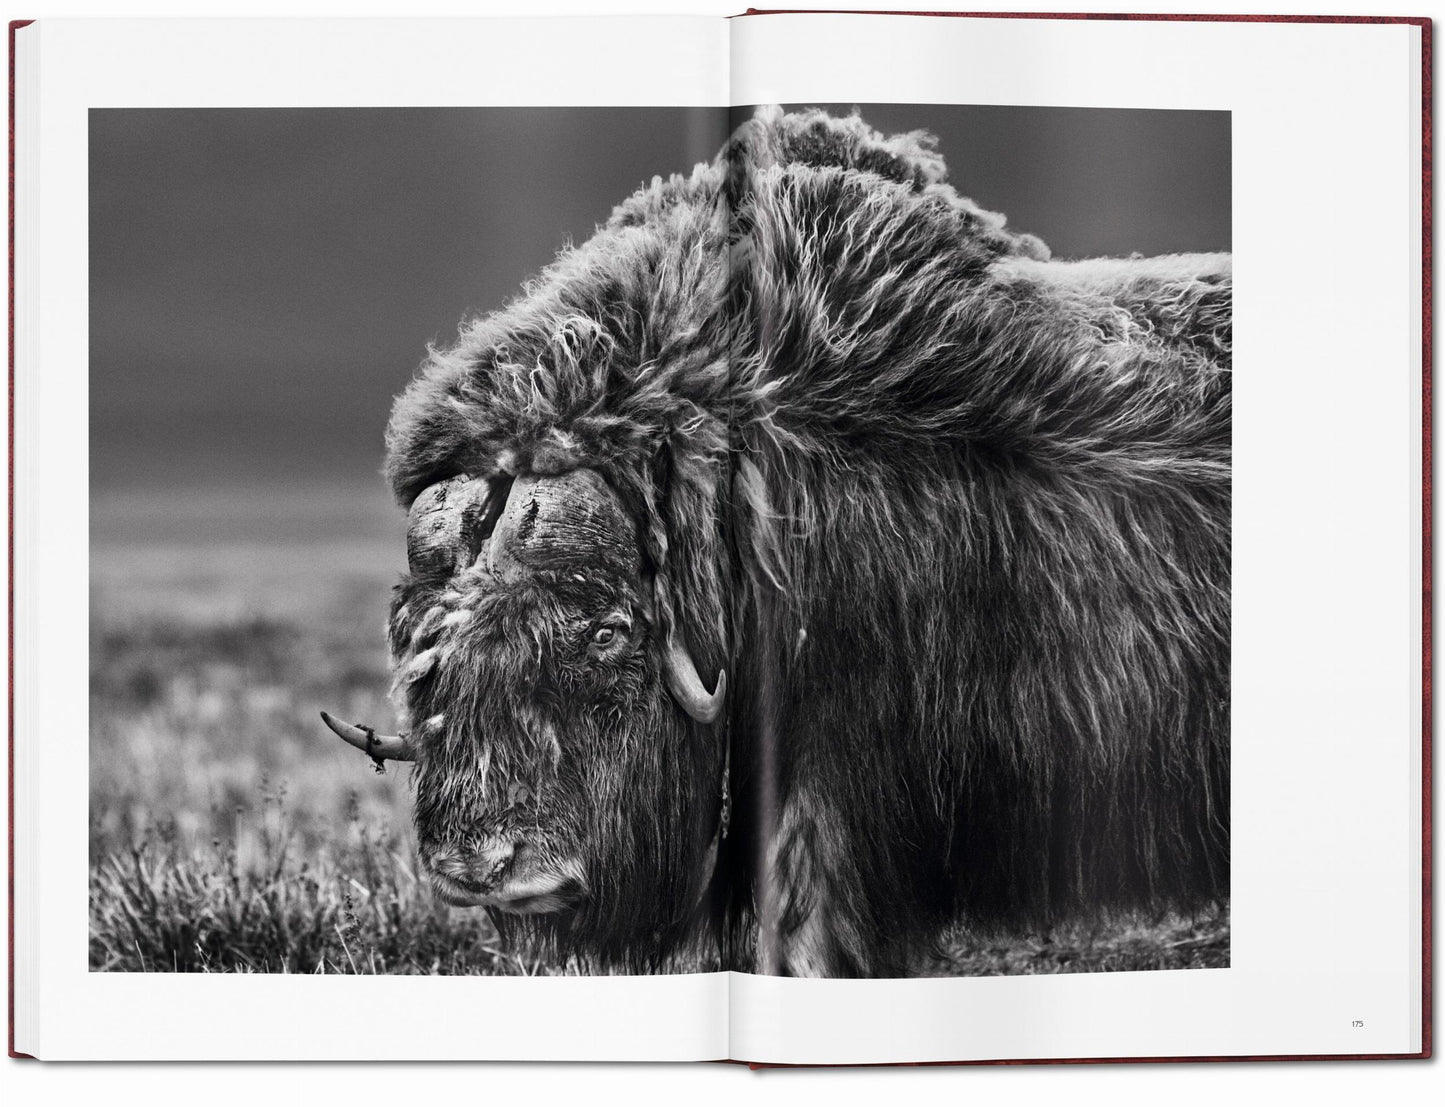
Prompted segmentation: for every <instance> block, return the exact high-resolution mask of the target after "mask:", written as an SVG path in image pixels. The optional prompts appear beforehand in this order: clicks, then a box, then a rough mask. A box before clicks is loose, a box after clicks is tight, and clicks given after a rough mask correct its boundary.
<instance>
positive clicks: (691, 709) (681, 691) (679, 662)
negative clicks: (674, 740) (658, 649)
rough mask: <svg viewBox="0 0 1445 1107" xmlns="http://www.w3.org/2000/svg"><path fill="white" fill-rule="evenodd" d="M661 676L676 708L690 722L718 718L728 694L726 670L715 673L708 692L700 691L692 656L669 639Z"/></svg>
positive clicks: (700, 687) (700, 679)
mask: <svg viewBox="0 0 1445 1107" xmlns="http://www.w3.org/2000/svg"><path fill="white" fill-rule="evenodd" d="M662 673H663V677H664V678H665V679H666V681H667V687H668V690H669V691H670V692H671V693H672V695H673V698H674V699H675V700H677V703H678V706H679V707H681V708H682V709H683V710H684V711H686V712H687V713H688V714H689V715H691V716H692V717H693V718H694V719H696V720H697V721H698V722H700V723H710V722H712V721H713V720H714V719H716V718H717V717H718V713H719V712H721V711H722V705H723V699H724V698H725V697H726V696H727V691H728V674H727V670H726V669H719V670H718V674H717V687H716V688H714V689H713V690H712V691H711V692H709V691H708V690H707V689H706V688H704V687H703V685H702V678H701V677H699V676H698V675H697V666H696V665H694V664H693V661H692V656H691V655H690V654H689V653H688V652H687V650H686V649H685V648H684V647H683V646H681V645H679V644H678V642H677V640H676V639H675V638H669V639H668V643H667V647H666V649H664V650H663V655H662Z"/></svg>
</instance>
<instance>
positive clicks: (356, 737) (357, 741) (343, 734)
mask: <svg viewBox="0 0 1445 1107" xmlns="http://www.w3.org/2000/svg"><path fill="white" fill-rule="evenodd" d="M321 721H322V722H323V723H325V724H326V725H327V726H329V727H330V728H331V729H332V731H333V732H334V733H335V734H336V735H337V737H339V738H340V739H341V740H342V741H343V742H346V743H348V744H349V745H353V746H355V747H356V748H357V749H359V750H361V751H362V752H363V753H365V754H366V755H367V756H368V757H370V758H371V759H372V760H374V761H381V760H383V759H387V760H391V761H415V760H416V750H415V749H414V748H413V747H412V744H411V740H410V739H409V738H405V737H398V736H396V735H394V734H378V733H376V731H374V730H372V729H371V727H369V726H352V725H351V724H350V723H343V722H342V721H341V720H340V719H338V718H336V717H334V716H332V715H328V714H327V713H326V712H325V711H323V712H321Z"/></svg>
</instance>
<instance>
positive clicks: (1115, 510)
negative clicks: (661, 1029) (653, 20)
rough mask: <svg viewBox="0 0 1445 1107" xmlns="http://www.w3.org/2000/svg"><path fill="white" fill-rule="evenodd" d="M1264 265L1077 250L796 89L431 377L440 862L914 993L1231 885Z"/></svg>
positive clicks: (575, 903)
mask: <svg viewBox="0 0 1445 1107" xmlns="http://www.w3.org/2000/svg"><path fill="white" fill-rule="evenodd" d="M1229 272H1230V268H1229V259H1228V257H1227V256H1225V255H1188V256H1184V255H1179V256H1171V257H1164V258H1154V259H1127V260H1097V261H1084V262H1055V261H1051V260H1049V255H1048V251H1047V248H1046V247H1045V246H1044V245H1043V244H1042V243H1041V242H1040V241H1038V240H1037V239H1035V238H1033V237H1031V236H1028V235H1022V234H1016V233H1014V232H1012V231H1011V230H1010V229H1009V228H1008V227H1007V226H1006V225H1005V222H1004V220H1003V218H1002V217H1001V216H999V215H995V214H993V213H990V212H987V211H984V210H982V209H980V208H979V207H977V206H976V205H975V204H973V203H972V202H971V201H969V200H967V199H965V198H963V197H961V196H959V195H958V194H957V193H956V192H955V191H954V190H953V188H952V187H951V186H949V185H948V184H947V183H946V181H945V170H944V166H943V163H942V161H941V159H940V158H939V156H938V154H937V153H936V151H935V150H934V148H933V144H932V142H931V140H930V139H929V138H928V137H927V136H925V135H921V134H911V135H902V136H895V137H892V138H885V137H884V136H882V135H880V134H878V133H876V132H874V131H873V130H871V129H870V128H869V127H867V126H866V124H865V123H863V121H862V120H860V119H859V118H857V117H856V116H855V117H852V118H846V119H840V118H834V117H830V116H827V115H824V114H822V113H818V112H809V113H800V114H795V115H783V114H782V113H780V112H777V111H765V112H760V113H759V114H758V116H757V117H756V118H754V119H753V120H751V121H750V122H748V123H746V124H745V125H743V126H742V127H741V128H740V129H739V130H738V131H737V132H736V134H735V135H734V137H733V138H732V140H731V141H730V142H729V144H728V146H727V147H726V148H725V149H724V150H723V152H722V153H721V154H720V155H719V156H718V158H717V159H716V160H715V161H714V162H713V163H712V164H710V165H705V166H699V167H697V168H696V169H695V170H694V171H693V172H692V174H691V175H690V176H687V177H681V176H675V177H672V178H671V179H669V180H666V181H663V180H656V181H654V182H653V184H652V185H651V186H650V187H648V188H645V189H643V190H642V191H640V192H638V193H637V194H636V195H634V196H633V197H631V198H630V199H628V200H626V201H625V202H624V203H622V204H621V205H620V206H619V207H618V208H617V209H616V211H615V212H614V214H613V216H612V218H611V220H610V221H609V222H608V223H607V224H606V225H605V226H604V227H602V228H599V230H598V232H597V234H596V235H595V236H594V237H593V238H591V239H590V240H588V241H587V242H585V243H583V244H582V245H580V246H578V247H576V248H575V249H571V250H569V251H567V252H564V253H563V254H562V255H561V256H560V257H559V258H558V259H557V261H556V262H555V263H554V264H553V265H552V266H550V267H549V268H548V269H547V270H546V271H544V273H543V274H542V275H541V277H540V278H539V279H538V281H537V282H535V283H534V284H532V285H529V286H528V289H527V292H526V294H525V296H523V297H522V298H520V299H518V300H516V301H514V302H513V303H512V304H510V305H508V306H507V307H505V308H504V309H502V310H501V311H498V312H496V313H495V314H493V315H490V316H487V317H485V318H482V319H478V320H475V321H473V322H470V323H468V324H467V325H466V326H464V328H463V329H462V331H461V334H460V336H459V338H458V340H457V341H456V343H455V344H454V345H452V346H450V347H449V348H446V349H434V350H432V351H431V354H430V357H429V358H428V360H427V362H426V364H425V365H424V367H423V369H422V371H421V373H420V374H419V375H418V377H417V379H416V380H414V381H413V382H412V384H411V385H410V386H409V387H408V388H407V390H406V391H405V392H404V393H403V395H402V396H401V397H400V398H399V399H398V401H397V403H396V407H395V410H394V412H393V416H392V421H391V426H390V428H389V430H388V447H389V460H388V475H389V477H390V479H391V481H392V485H393V487H394V489H395V491H396V494H397V497H398V499H399V500H400V501H401V502H402V503H403V504H404V505H407V506H408V507H409V508H410V509H411V513H412V516H411V535H410V539H409V562H410V571H409V573H408V575H407V577H406V578H405V579H404V580H403V582H402V583H401V585H399V587H398V589H397V593H396V599H395V602H394V605H393V609H392V618H391V646H392V651H393V657H394V664H395V671H396V700H397V705H398V708H399V710H400V712H401V713H402V714H403V716H404V717H405V719H406V720H407V723H408V727H409V732H408V734H407V736H406V737H405V738H380V737H377V736H374V735H372V734H371V733H370V732H369V731H365V730H364V729H357V728H352V727H348V726H346V725H345V724H340V723H335V722H334V720H333V724H334V726H335V728H336V729H338V731H339V732H341V733H342V734H343V736H344V737H348V738H349V739H350V740H352V741H354V742H355V743H356V744H358V745H361V746H363V747H366V748H368V749H369V751H370V752H372V753H373V755H375V756H391V757H398V758H403V759H412V760H414V761H416V763H417V764H416V771H415V781H416V793H417V794H416V823H417V830H418V837H419V841H420V846H421V851H422V856H423V861H424V863H425V865H426V867H427V869H428V871H429V873H430V874H431V877H432V880H433V882H434V884H435V886H436V888H437V890H438V891H439V893H440V894H442V895H443V896H444V897H445V898H447V899H449V900H450V901H452V902H454V903H461V904H477V905H481V906H484V907H486V908H487V909H488V910H489V911H491V912H492V913H493V915H494V917H495V918H497V919H498V920H499V922H500V924H501V925H502V926H503V928H504V929H505V930H507V931H508V932H510V933H514V934H515V935H516V936H517V937H518V938H519V939H520V940H530V941H534V942H541V943H543V944H550V945H551V946H552V947H553V948H555V949H556V950H558V951H566V952H569V953H571V954H574V955H576V956H577V957H578V958H579V959H580V960H581V961H582V962H583V963H586V964H590V965H594V966H596V967H614V968H615V967H620V968H630V969H648V968H655V967H659V966H661V965H662V964H664V963H665V962H666V961H667V960H668V958H670V957H672V956H673V955H675V954H676V953H678V952H679V951H680V950H683V949H693V948H696V947H697V946H698V945H699V944H700V945H701V946H703V947H705V948H708V949H715V950H717V951H718V954H719V956H720V957H721V958H722V959H723V960H724V961H725V962H726V963H728V964H731V965H732V966H733V967H737V968H746V969H753V970H755V971H762V972H770V973H790V974H804V975H825V976H838V975H896V974H903V973H907V972H909V971H911V970H912V968H913V966H914V963H915V961H916V959H917V956H918V954H919V952H920V951H921V950H923V949H924V948H926V946H927V944H928V942H929V941H930V940H931V939H932V938H934V937H936V936H937V935H938V934H940V933H941V932H942V931H943V930H945V929H946V928H948V927H950V926H951V925H954V924H958V923H962V924H965V925H966V926H968V927H969V928H970V929H972V930H974V931H975V932H988V931H999V930H1004V929H1013V928H1022V927H1037V926H1043V925H1048V924H1050V923H1052V922H1055V921H1059V920H1063V919H1070V918H1077V917H1080V916H1099V915H1104V914H1108V913H1111V912H1115V911H1137V910H1144V911H1159V910H1163V909H1166V908H1173V909H1185V910H1187V909H1192V908H1196V907H1199V906H1202V905H1205V904H1209V903H1218V902H1222V901H1224V900H1225V899H1226V898H1227V895H1228V871H1229V806H1228V804H1229V643H1230V637H1229V635H1230V628H1229V597H1230V537H1229V518H1230V277H1229Z"/></svg>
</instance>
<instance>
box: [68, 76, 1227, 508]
mask: <svg viewBox="0 0 1445 1107" xmlns="http://www.w3.org/2000/svg"><path fill="white" fill-rule="evenodd" d="M843 107H847V106H846V105H845V106H843ZM863 111H864V117H865V118H866V119H868V120H869V121H870V122H871V123H873V124H874V125H875V126H877V127H879V128H880V129H882V130H885V131H896V130H904V129H913V128H918V127H923V128H926V129H929V130H932V131H934V132H935V133H936V134H938V135H939V137H940V143H941V149H942V151H943V153H944V155H945V157H946V159H947V162H948V166H949V170H950V177H951V179H952V181H953V182H954V183H955V184H956V185H957V186H958V188H959V189H960V191H962V192H964V193H966V194H968V195H970V196H972V197H974V199H976V200H977V201H979V202H980V203H981V204H983V205H984V206H985V207H989V208H992V209H995V210H999V211H1003V212H1005V213H1007V214H1008V216H1009V222H1010V224H1011V225H1012V226H1014V227H1016V228H1018V229H1021V230H1025V231H1030V232H1032V233H1034V234H1037V235H1039V236H1040V237H1041V238H1043V239H1044V241H1045V242H1047V243H1048V244H1049V245H1050V247H1051V248H1052V249H1053V251H1054V253H1055V255H1056V256H1086V255H1093V254H1127V253H1131V252H1134V251H1139V252H1142V253H1145V254H1152V253H1160V252H1166V251H1178V250H1223V249H1228V248H1229V246H1230V194H1229V182H1230V156H1229V152H1230V127H1229V116H1228V114H1227V113H1218V112H1164V111H1134V110H1129V111H1120V110H1093V109H1039V108H1007V107H949V106H936V105H923V106H915V105H878V106H865V107H864V109H863ZM727 128H728V121H727V119H726V117H725V114H724V113H722V112H716V111H709V110H704V109H663V108H657V109H654V108H644V109H639V108H617V109H605V108H584V109H577V108H550V109H546V108H544V109H517V108H448V109H395V110H377V109H296V110H272V109H245V110H230V109H227V110H210V109H207V110H185V109H182V110H152V109H146V110H140V109H137V110H97V111H93V112H92V113H91V181H90V183H91V219H90V235H91V238H90V241H91V270H90V279H91V313H90V372H91V378H90V379H91V451H92V453H91V457H92V487H93V490H94V492H95V499H96V502H97V504H98V505H99V506H102V507H104V506H105V504H106V503H108V502H111V501H110V500H108V499H107V497H111V496H113V495H114V496H120V497H121V498H120V499H117V500H115V501H114V502H122V500H123V501H124V502H132V501H133V500H134V498H135V497H138V496H146V495H149V496H152V497H154V496H157V495H159V496H161V497H165V496H167V495H169V494H170V493H174V494H175V495H176V496H181V497H184V496H187V495H194V494H195V493H196V492H197V491H198V490H214V491H216V493H217V494H220V492H221V491H222V490H230V491H231V492H234V491H235V490H237V489H241V490H245V491H247V492H249V493H250V494H252V499H253V500H255V501H256V502H261V503H264V502H265V501H266V500H267V499H268V498H269V497H270V496H271V495H272V494H273V493H277V492H280V491H282V490H284V489H287V488H292V489H294V488H297V487H299V486H306V487H310V488H315V487H317V486H325V485H328V484H334V485H351V486H365V485H368V484H370V485H376V486H378V487H379V478H377V477H376V472H377V469H378V467H379V465H380V462H381V436H382V430H383V428H384V426H385V423H386V417H387V413H388V411H389V408H390V403H391V399H392V397H393V395H394V394H395V393H396V392H397V391H398V390H399V389H400V388H401V387H402V386H403V385H404V384H405V383H406V381H407V380H408V379H409V377H410V375H411V373H412V371H413V370H414V369H415V367H416V365H417V364H418V362H419V361H420V359H421V357H422V355H423V353H424V346H425V344H426V342H427V341H428V340H432V339H441V340H446V339H447V338H448V337H449V336H450V335H452V334H454V333H455V330H456V326H457V323H458V321H459V319H460V318H461V316H462V315H464V314H465V313H467V312H470V311H475V310H489V309H491V308H494V307H497V306H500V305H501V304H502V303H503V302H505V301H506V300H507V299H508V298H510V297H511V296H512V295H514V294H515V293H516V291H517V290H518V286H519V284H520V282H521V281H522V280H523V279H525V278H526V277H527V276H528V275H530V274H532V273H534V272H535V271H536V270H537V269H538V268H540V267H541V266H542V265H544V264H546V262H547V261H548V260H549V259H550V258H551V257H552V256H553V255H554V254H555V252H556V251H557V249H558V248H559V247H560V246H562V245H563V244H564V243H565V242H566V241H567V240H568V239H573V240H578V239H581V238H585V237H586V236H587V235H588V234H590V233H591V231H592V228H593V227H594V226H595V225H596V224H597V223H598V222H599V221H601V220H603V219H605V218H606V217H607V215H608V213H609V212H610V211H611V209H612V206H613V204H615V203H616V202H617V201H618V200H620V199H622V198H623V197H625V196H626V195H627V194H628V193H630V192H631V191H632V190H634V189H635V188H636V187H637V186H638V185H640V184H641V183H643V182H644V181H646V180H649V179H650V178H651V177H652V176H653V175H654V174H658V173H669V172H673V171H683V170H687V169H689V168H690V167H691V166H692V165H693V164H694V163H695V162H697V161H700V160H705V159H707V158H710V157H711V156H712V155H713V153H714V152H715V151H716V149H717V147H718V146H719V145H720V144H721V142H722V141H723V139H724V137H725V135H726V131H727ZM258 493H259V496H258V495H257V494H258Z"/></svg>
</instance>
